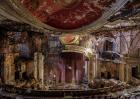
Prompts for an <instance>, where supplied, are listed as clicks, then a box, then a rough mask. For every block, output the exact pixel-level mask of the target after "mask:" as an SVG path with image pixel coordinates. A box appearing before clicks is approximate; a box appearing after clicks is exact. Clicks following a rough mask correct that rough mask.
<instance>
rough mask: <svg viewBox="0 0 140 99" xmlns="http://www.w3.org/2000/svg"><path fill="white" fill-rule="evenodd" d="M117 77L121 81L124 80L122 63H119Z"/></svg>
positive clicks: (123, 65)
mask: <svg viewBox="0 0 140 99" xmlns="http://www.w3.org/2000/svg"><path fill="white" fill-rule="evenodd" d="M119 79H120V80H121V81H123V82H124V81H125V64H124V63H121V64H120V65H119Z"/></svg>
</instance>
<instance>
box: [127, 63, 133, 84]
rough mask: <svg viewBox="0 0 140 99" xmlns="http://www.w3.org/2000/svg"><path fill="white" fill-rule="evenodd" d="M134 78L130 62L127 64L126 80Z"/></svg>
mask: <svg viewBox="0 0 140 99" xmlns="http://www.w3.org/2000/svg"><path fill="white" fill-rule="evenodd" d="M131 78H132V68H131V66H130V64H126V82H129V81H130V80H131Z"/></svg>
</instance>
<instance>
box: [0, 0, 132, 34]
mask: <svg viewBox="0 0 140 99" xmlns="http://www.w3.org/2000/svg"><path fill="white" fill-rule="evenodd" d="M19 1H20V2H19ZM128 1H129V0H0V2H1V3H0V17H1V18H2V19H3V18H7V19H10V20H14V21H18V22H23V23H27V24H29V25H31V26H33V27H36V28H38V29H42V30H44V31H47V30H51V31H61V32H71V33H76V32H78V33H79V32H80V33H90V32H92V31H93V30H96V29H99V28H100V27H102V26H103V25H104V24H105V23H106V22H107V19H108V18H109V17H110V16H112V15H113V14H115V13H116V11H118V10H119V9H120V8H122V7H123V6H124V5H125V4H126V3H127V2H128Z"/></svg>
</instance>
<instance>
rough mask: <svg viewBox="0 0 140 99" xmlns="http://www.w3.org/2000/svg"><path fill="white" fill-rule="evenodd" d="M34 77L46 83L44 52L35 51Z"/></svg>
mask: <svg viewBox="0 0 140 99" xmlns="http://www.w3.org/2000/svg"><path fill="white" fill-rule="evenodd" d="M34 77H35V79H37V80H39V82H40V83H41V84H42V85H43V84H44V56H43V54H42V53H39V52H36V53H34Z"/></svg>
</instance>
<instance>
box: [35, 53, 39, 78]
mask: <svg viewBox="0 0 140 99" xmlns="http://www.w3.org/2000/svg"><path fill="white" fill-rule="evenodd" d="M37 54H38V53H37V52H36V53H34V78H35V79H36V80H38V77H37V65H38V64H37V63H38V59H37Z"/></svg>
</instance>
